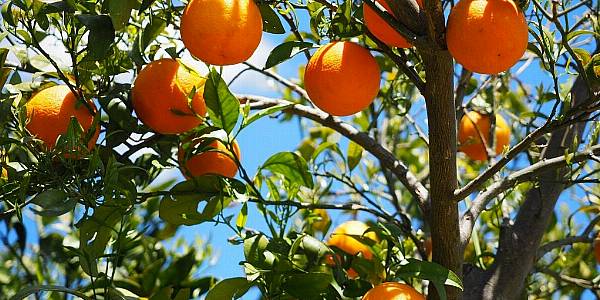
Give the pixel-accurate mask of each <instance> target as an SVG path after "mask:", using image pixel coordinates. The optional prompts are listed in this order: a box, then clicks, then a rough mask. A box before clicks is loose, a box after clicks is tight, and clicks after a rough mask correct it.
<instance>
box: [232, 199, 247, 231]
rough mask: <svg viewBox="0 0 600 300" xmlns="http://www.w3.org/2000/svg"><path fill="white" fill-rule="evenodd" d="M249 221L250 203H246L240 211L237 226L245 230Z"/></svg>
mask: <svg viewBox="0 0 600 300" xmlns="http://www.w3.org/2000/svg"><path fill="white" fill-rule="evenodd" d="M247 220H248V203H247V202H244V205H242V209H241V210H240V214H239V215H238V217H237V220H236V222H235V225H236V226H237V228H238V229H242V228H244V226H246V221H247Z"/></svg>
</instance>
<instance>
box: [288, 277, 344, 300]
mask: <svg viewBox="0 0 600 300" xmlns="http://www.w3.org/2000/svg"><path fill="white" fill-rule="evenodd" d="M332 281H333V276H332V275H331V274H328V273H308V274H292V275H290V276H289V277H287V278H286V279H285V281H284V282H283V289H284V290H285V291H286V292H288V293H289V294H290V295H292V296H294V297H296V298H299V299H306V298H314V297H317V296H319V295H320V294H321V293H323V292H324V291H325V289H327V287H328V286H329V284H330V283H331V282H332ZM308 287H310V288H308Z"/></svg>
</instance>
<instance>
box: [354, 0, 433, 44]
mask: <svg viewBox="0 0 600 300" xmlns="http://www.w3.org/2000/svg"><path fill="white" fill-rule="evenodd" d="M375 2H376V3H379V4H381V5H382V6H383V7H384V8H385V10H387V12H388V13H390V14H391V15H392V16H393V15H394V13H393V12H392V9H391V8H390V6H389V4H388V3H387V1H386V0H376V1H375ZM417 4H418V5H419V7H422V6H423V0H417ZM363 17H364V19H365V25H367V28H368V29H369V31H370V32H371V33H372V34H373V35H375V36H376V37H377V38H378V39H380V40H381V41H382V42H384V43H385V44H386V45H388V46H393V47H398V48H410V47H411V46H412V45H411V44H410V43H409V42H408V41H407V40H406V39H405V38H404V37H403V36H402V35H401V34H400V33H398V32H397V31H396V29H394V28H393V27H392V26H390V25H388V23H387V22H386V21H385V20H384V19H383V18H382V17H380V16H379V15H378V14H377V12H375V10H373V9H372V8H371V7H370V6H368V5H366V4H364V3H363Z"/></svg>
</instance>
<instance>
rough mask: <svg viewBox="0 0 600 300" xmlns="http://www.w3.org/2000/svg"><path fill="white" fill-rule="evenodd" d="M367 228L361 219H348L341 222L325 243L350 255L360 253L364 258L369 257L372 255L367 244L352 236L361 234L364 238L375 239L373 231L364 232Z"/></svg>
mask: <svg viewBox="0 0 600 300" xmlns="http://www.w3.org/2000/svg"><path fill="white" fill-rule="evenodd" d="M368 229H369V226H367V224H365V223H363V222H361V221H348V222H345V223H342V224H341V225H340V226H338V227H337V228H336V229H335V230H334V231H333V233H332V234H331V238H330V239H329V241H328V242H327V245H329V246H335V247H337V248H339V249H340V250H342V251H344V252H346V253H348V254H350V255H357V254H358V253H362V255H363V256H364V257H365V258H366V259H371V258H372V257H373V253H371V249H370V248H369V246H367V245H365V244H363V243H361V242H360V241H359V240H357V239H355V238H354V237H352V235H354V236H359V237H360V236H362V237H364V238H369V239H371V240H373V241H377V235H376V234H375V232H372V231H371V232H367V233H366V234H365V232H366V231H367V230H368Z"/></svg>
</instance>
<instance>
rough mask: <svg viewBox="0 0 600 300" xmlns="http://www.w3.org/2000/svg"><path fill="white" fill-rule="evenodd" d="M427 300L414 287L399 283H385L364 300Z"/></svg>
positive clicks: (364, 297) (369, 292) (371, 291)
mask: <svg viewBox="0 0 600 300" xmlns="http://www.w3.org/2000/svg"><path fill="white" fill-rule="evenodd" d="M384 299H385V300H425V297H424V296H423V294H421V293H419V292H417V290H415V289H414V288H413V287H411V286H410V285H407V284H403V283H398V282H384V283H382V284H380V285H377V286H376V287H374V288H372V289H370V290H369V291H368V292H367V293H366V294H365V295H364V296H363V297H362V300H384Z"/></svg>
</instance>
